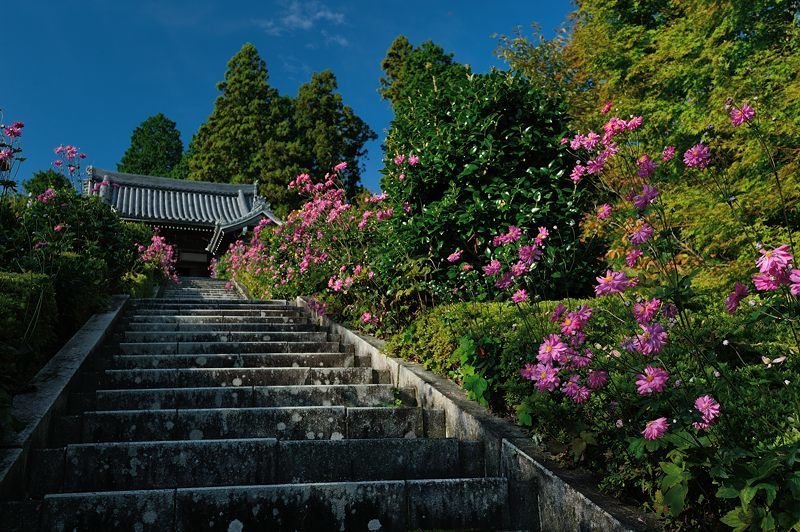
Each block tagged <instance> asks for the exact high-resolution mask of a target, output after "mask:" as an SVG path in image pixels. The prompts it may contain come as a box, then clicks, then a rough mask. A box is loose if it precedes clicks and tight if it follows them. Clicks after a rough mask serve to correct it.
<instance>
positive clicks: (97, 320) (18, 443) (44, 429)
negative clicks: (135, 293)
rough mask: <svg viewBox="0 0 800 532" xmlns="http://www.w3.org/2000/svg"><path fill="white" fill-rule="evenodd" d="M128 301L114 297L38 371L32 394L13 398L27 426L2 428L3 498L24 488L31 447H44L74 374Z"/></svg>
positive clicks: (13, 412) (0, 486)
mask: <svg viewBox="0 0 800 532" xmlns="http://www.w3.org/2000/svg"><path fill="white" fill-rule="evenodd" d="M129 300H130V298H129V296H127V295H115V296H112V297H111V298H110V300H109V302H108V305H107V306H106V308H105V309H104V310H101V311H100V312H98V313H96V314H94V315H93V316H91V317H90V318H89V319H88V320H87V321H86V323H85V324H84V325H83V327H81V328H80V329H79V330H78V331H77V332H76V333H75V334H74V335H73V336H72V338H70V339H69V340H68V341H67V343H66V344H64V346H63V347H62V348H61V349H59V351H58V352H57V353H56V354H55V355H53V357H52V358H51V359H50V360H49V361H48V362H47V364H46V365H45V366H44V367H43V368H42V369H41V370H39V372H38V373H37V374H36V376H35V377H34V378H33V381H31V389H32V390H33V391H31V392H29V393H23V394H19V395H16V396H15V397H14V399H13V403H12V406H11V415H12V416H13V417H14V418H16V419H18V420H20V421H21V422H22V423H24V424H25V427H24V428H23V429H22V430H21V431H20V432H17V433H13V432H11V431H10V430H9V429H8V428H7V427H3V429H4V430H3V432H2V434H0V499H5V498H9V496H13V495H14V494H15V492H18V490H19V489H20V487H21V486H24V484H25V475H26V471H25V468H26V466H27V459H28V455H29V452H30V450H31V448H35V447H42V446H44V442H45V440H46V438H47V434H48V432H49V430H50V428H51V427H50V425H51V424H52V421H53V420H54V419H55V418H56V417H57V416H58V415H59V414H61V413H64V412H65V411H66V408H67V399H68V395H69V394H68V389H69V387H70V385H71V384H72V383H73V379H74V377H75V375H76V374H77V373H78V370H79V369H80V368H81V366H82V365H83V364H84V362H86V360H87V359H88V358H89V355H91V354H92V353H93V352H95V350H97V349H98V348H99V347H100V346H101V345H102V343H103V341H104V340H105V339H106V337H107V336H108V334H109V331H111V329H112V327H113V326H114V324H115V323H116V322H117V320H118V319H119V317H120V315H121V313H122V310H123V309H124V308H125V306H126V303H127V302H128V301H129Z"/></svg>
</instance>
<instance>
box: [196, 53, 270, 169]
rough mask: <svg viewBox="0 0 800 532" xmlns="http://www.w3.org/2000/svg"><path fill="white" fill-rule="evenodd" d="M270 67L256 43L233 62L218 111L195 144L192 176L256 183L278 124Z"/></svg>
mask: <svg viewBox="0 0 800 532" xmlns="http://www.w3.org/2000/svg"><path fill="white" fill-rule="evenodd" d="M268 77H269V76H268V73H267V67H266V64H265V63H264V61H263V60H262V59H261V57H260V56H259V55H258V51H257V50H256V47H255V46H253V45H252V44H250V43H247V44H245V45H244V46H242V49H241V50H239V52H237V53H236V55H234V56H233V57H232V58H231V60H230V61H229V62H228V70H227V72H225V79H224V81H221V82H220V83H219V84H217V89H218V90H220V91H221V92H222V94H220V95H219V96H218V97H217V101H216V103H215V104H214V111H213V112H212V113H211V116H209V117H208V120H207V121H206V123H205V124H203V125H202V126H200V129H199V130H198V132H197V134H196V136H195V138H194V141H193V143H192V146H193V148H194V153H192V154H191V156H190V158H189V160H188V163H189V174H188V177H189V179H194V180H197V181H214V182H218V183H248V182H250V183H252V182H253V181H254V180H255V179H256V178H257V177H259V175H260V173H261V168H260V165H259V161H260V158H259V157H258V155H259V153H260V151H261V149H262V148H263V146H264V143H265V142H266V140H267V139H268V138H269V137H270V134H271V133H272V131H273V130H274V129H275V126H274V123H273V122H272V121H271V119H272V117H273V115H272V113H271V108H272V103H273V100H274V99H275V98H277V96H278V91H277V90H275V89H274V88H272V87H270V86H269V84H268V83H267V79H268Z"/></svg>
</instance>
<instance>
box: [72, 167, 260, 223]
mask: <svg viewBox="0 0 800 532" xmlns="http://www.w3.org/2000/svg"><path fill="white" fill-rule="evenodd" d="M88 173H89V178H88V179H87V180H86V182H85V183H84V194H87V195H93V196H99V197H100V198H101V200H102V201H103V202H104V203H106V204H108V205H110V206H111V207H113V208H114V210H116V211H117V212H118V213H119V215H120V216H121V217H122V218H125V219H128V220H141V221H147V222H155V223H158V222H172V223H185V224H191V225H204V226H216V225H219V226H223V227H224V226H228V225H231V224H232V223H235V222H237V221H239V220H243V219H247V218H251V217H253V216H255V215H256V214H257V213H259V212H263V213H265V215H268V216H269V217H270V218H273V216H272V213H271V212H270V210H269V205H268V204H267V203H266V202H264V200H263V199H262V198H257V196H255V187H254V186H253V185H229V184H224V183H205V182H201V181H187V180H183V179H169V178H166V177H152V176H141V175H134V174H123V173H120V172H112V171H109V170H102V169H100V168H92V167H90V168H89V169H88Z"/></svg>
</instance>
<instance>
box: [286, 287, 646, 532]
mask: <svg viewBox="0 0 800 532" xmlns="http://www.w3.org/2000/svg"><path fill="white" fill-rule="evenodd" d="M296 304H297V305H298V306H300V307H302V308H304V309H306V310H307V311H308V312H310V313H311V314H312V315H313V316H315V321H316V323H317V324H319V325H320V326H322V327H327V328H328V329H329V330H330V331H331V332H333V333H334V334H337V335H339V336H340V337H341V338H342V342H343V344H344V345H346V346H349V347H350V348H351V349H353V351H354V353H355V356H356V358H357V359H361V360H364V361H369V364H370V365H371V366H372V367H373V368H376V369H382V370H385V371H388V372H389V373H390V374H391V382H392V383H393V384H394V385H395V386H396V387H398V388H403V389H413V390H415V391H416V394H417V398H416V399H417V403H418V404H419V405H420V406H422V407H423V408H429V409H432V410H437V411H441V412H443V413H444V415H445V418H446V424H445V426H446V434H445V435H446V436H447V437H451V438H458V439H460V440H466V441H470V440H475V441H480V442H482V444H483V445H482V448H483V460H482V461H483V462H484V464H485V467H486V475H489V476H495V477H502V478H506V479H508V491H509V500H510V503H509V507H510V511H511V512H512V513H513V514H514V515H513V518H512V519H513V521H514V522H515V523H524V524H526V525H528V526H527V527H526V528H530V529H531V530H541V531H543V532H551V531H553V532H557V531H558V532H560V531H563V532H568V531H575V530H580V531H584V530H585V531H588V530H598V531H600V530H602V531H604V532H606V531H628V530H658V529H660V528H661V524H660V522H659V521H658V520H657V519H656V518H655V517H653V516H652V515H647V514H644V513H643V512H640V511H638V510H636V509H634V508H631V507H628V506H625V505H623V504H621V503H620V502H619V501H616V500H615V499H613V498H610V497H608V496H606V495H603V494H601V493H599V492H598V491H597V490H596V489H595V488H594V486H593V482H592V479H591V478H590V477H589V476H588V475H587V474H585V473H582V472H579V471H574V470H566V469H563V468H562V467H560V466H558V465H557V464H556V463H555V462H553V461H552V460H550V459H548V458H547V457H546V456H545V455H544V454H543V453H542V452H541V450H539V449H538V448H537V446H536V445H535V444H534V443H533V441H532V440H531V439H530V438H529V437H527V436H526V434H525V432H524V431H523V430H522V429H521V428H519V427H517V426H515V425H513V424H512V423H509V422H508V421H505V420H503V419H500V418H498V417H496V416H493V415H492V414H491V413H489V411H488V410H487V409H486V408H484V407H482V406H480V405H479V404H477V403H476V402H474V401H470V400H468V399H467V398H466V396H465V393H464V391H463V390H462V389H461V388H459V387H458V385H456V384H455V383H454V382H452V381H450V380H449V379H446V378H443V377H440V376H438V375H435V374H433V373H431V372H430V371H428V370H426V369H425V368H423V367H422V366H420V365H419V364H415V363H412V362H408V361H405V360H400V359H396V358H393V357H389V356H387V355H385V354H384V352H383V347H384V342H383V341H381V340H379V339H377V338H373V337H368V336H362V335H360V334H357V333H355V332H353V331H351V330H350V329H347V328H346V327H343V326H342V325H340V324H338V323H335V322H333V321H331V320H329V319H328V318H327V317H324V316H319V315H318V314H316V313H315V312H314V311H312V310H311V309H310V308H309V306H308V302H307V300H306V299H305V298H302V297H298V298H297V300H296Z"/></svg>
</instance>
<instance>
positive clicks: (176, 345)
mask: <svg viewBox="0 0 800 532" xmlns="http://www.w3.org/2000/svg"><path fill="white" fill-rule="evenodd" d="M323 334H324V333H323ZM119 350H120V353H121V354H123V355H169V354H187V355H192V354H203V353H223V354H224V353H335V352H337V351H339V342H323V341H311V342H290V341H274V342H265V341H262V342H121V343H120V344H119Z"/></svg>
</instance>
